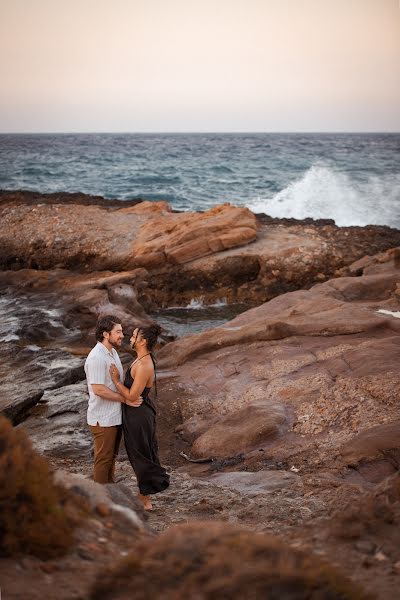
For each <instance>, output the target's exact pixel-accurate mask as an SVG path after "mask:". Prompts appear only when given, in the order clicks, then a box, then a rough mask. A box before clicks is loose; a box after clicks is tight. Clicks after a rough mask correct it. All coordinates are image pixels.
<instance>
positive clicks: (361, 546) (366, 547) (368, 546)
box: [354, 540, 376, 554]
mask: <svg viewBox="0 0 400 600" xmlns="http://www.w3.org/2000/svg"><path fill="white" fill-rule="evenodd" d="M354 547H355V548H356V550H358V551H359V552H362V553H363V554H373V553H374V552H375V549H376V545H375V544H374V543H373V542H369V541H368V540H358V541H357V542H356V543H355V544H354Z"/></svg>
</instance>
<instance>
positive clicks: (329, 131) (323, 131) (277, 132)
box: [0, 129, 400, 135]
mask: <svg viewBox="0 0 400 600" xmlns="http://www.w3.org/2000/svg"><path fill="white" fill-rule="evenodd" d="M375 133H377V134H378V133H381V134H382V133H383V134H400V130H399V131H392V130H390V131H388V130H369V131H367V130H360V131H354V130H353V131H352V130H343V129H340V130H325V129H324V130H321V131H318V130H315V131H311V130H307V131H297V130H293V131H289V130H283V131H262V130H257V131H256V130H252V131H245V130H240V131H239V130H238V131H226V130H222V131H217V130H215V131H212V130H209V131H208V130H207V131H194V130H185V131H172V130H171V131H0V135H188V134H190V135H210V134H225V135H249V134H268V135H287V134H290V135H316V134H318V135H323V134H375Z"/></svg>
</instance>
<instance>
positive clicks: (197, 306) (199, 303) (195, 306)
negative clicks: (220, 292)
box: [185, 296, 228, 310]
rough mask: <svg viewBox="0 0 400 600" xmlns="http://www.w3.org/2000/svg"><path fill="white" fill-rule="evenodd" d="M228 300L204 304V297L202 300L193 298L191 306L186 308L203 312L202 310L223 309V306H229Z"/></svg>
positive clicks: (223, 299) (188, 305)
mask: <svg viewBox="0 0 400 600" xmlns="http://www.w3.org/2000/svg"><path fill="white" fill-rule="evenodd" d="M227 304H228V303H227V301H226V298H221V299H220V300H217V301H216V302H214V304H204V300H203V297H202V296H201V297H200V298H192V299H191V301H190V302H189V304H187V305H186V306H185V308H187V309H190V310H201V309H202V308H222V307H223V306H227Z"/></svg>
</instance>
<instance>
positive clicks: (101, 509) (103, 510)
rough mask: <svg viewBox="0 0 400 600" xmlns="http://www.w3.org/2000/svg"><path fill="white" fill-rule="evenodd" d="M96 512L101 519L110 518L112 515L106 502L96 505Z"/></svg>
mask: <svg viewBox="0 0 400 600" xmlns="http://www.w3.org/2000/svg"><path fill="white" fill-rule="evenodd" d="M96 512H97V514H98V515H100V517H108V516H109V515H110V514H111V509H110V507H109V506H108V504H106V503H105V502H99V503H98V504H96Z"/></svg>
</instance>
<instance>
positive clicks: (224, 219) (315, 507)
mask: <svg viewBox="0 0 400 600" xmlns="http://www.w3.org/2000/svg"><path fill="white" fill-rule="evenodd" d="M0 216H1V220H2V224H3V227H2V231H1V232H0V248H1V255H0V256H1V259H0V263H1V264H0V268H1V269H2V270H1V271H0V301H1V302H2V304H1V308H2V319H3V320H2V321H1V322H0V336H1V337H2V345H1V346H0V352H1V358H2V366H1V369H0V371H1V372H0V374H1V376H2V382H1V384H0V391H1V396H0V397H1V401H0V411H2V412H3V413H4V414H5V415H6V416H8V417H9V418H11V419H12V420H13V421H14V422H15V423H16V424H18V423H20V425H19V426H18V427H22V428H24V429H25V430H26V431H28V433H29V435H30V437H31V439H32V440H33V442H34V444H35V446H36V447H37V448H38V450H39V451H40V452H41V453H43V454H44V455H45V456H46V457H48V459H49V460H50V461H51V462H52V464H53V465H54V467H55V468H57V469H59V468H60V467H62V468H63V469H67V470H68V471H69V472H72V473H74V472H75V473H80V474H84V475H85V476H89V475H90V463H91V458H90V452H91V444H90V438H89V436H88V433H87V430H86V427H85V406H86V402H87V400H86V391H85V384H84V382H83V370H82V364H83V357H84V356H85V354H86V353H87V352H88V350H89V348H90V346H91V345H92V343H93V338H92V337H91V336H92V330H93V324H94V321H95V319H96V316H97V314H99V313H102V312H103V313H104V312H111V313H116V314H118V315H121V319H122V321H123V324H124V327H125V329H126V330H127V331H129V328H131V327H133V326H135V325H137V324H142V323H148V322H150V321H151V320H152V317H151V316H150V315H151V313H152V311H153V310H154V308H155V307H157V306H158V307H169V306H185V305H187V304H188V303H189V302H190V301H191V300H193V299H200V298H201V299H202V301H203V302H204V303H205V304H211V303H213V302H215V301H217V300H221V299H224V300H225V301H226V302H228V304H229V303H233V302H247V303H248V304H250V305H251V306H253V308H251V309H250V310H248V311H246V312H244V313H242V314H241V315H239V316H237V317H236V318H235V319H233V320H231V321H229V322H228V323H225V324H224V325H222V326H219V327H216V328H214V329H211V330H207V331H205V332H203V333H200V334H196V335H192V336H185V337H183V338H179V339H175V341H174V332H173V331H165V332H164V335H163V338H164V339H163V346H162V347H161V348H160V349H159V350H158V362H159V367H160V375H159V377H160V384H159V387H160V394H159V396H160V397H159V401H158V402H159V437H160V445H161V449H162V456H163V459H164V461H165V462H166V464H168V466H169V468H170V470H171V472H172V480H173V486H172V487H171V489H170V490H169V491H168V492H167V493H166V494H164V495H160V497H159V498H158V499H157V505H158V510H157V511H156V512H155V513H154V514H152V515H151V516H150V518H149V521H148V524H149V525H150V527H151V528H152V530H153V532H155V533H160V532H162V531H165V530H167V529H168V528H170V527H171V526H173V525H174V524H176V523H182V522H192V521H198V520H201V519H204V518H206V519H211V520H222V521H225V522H230V523H240V524H243V525H245V526H246V527H248V528H250V529H251V530H253V531H257V532H272V533H273V534H276V535H278V536H279V537H280V538H281V539H283V540H284V541H285V542H286V543H287V544H289V545H291V546H292V547H297V548H302V549H303V550H305V551H306V552H309V553H316V555H320V556H321V555H323V556H324V557H325V558H326V559H327V560H328V562H330V563H334V564H335V565H336V567H338V568H339V569H340V570H342V571H343V572H344V573H346V574H347V575H348V576H349V577H350V578H352V579H353V580H354V581H355V582H357V583H360V584H361V585H362V586H363V587H364V589H366V590H367V591H368V592H370V593H371V594H372V597H377V598H380V599H382V600H384V599H385V600H386V599H387V598H391V597H395V596H394V595H391V594H395V593H396V591H395V590H396V589H397V588H396V581H397V580H398V575H399V573H400V554H399V550H398V548H399V547H400V539H399V538H398V535H399V534H398V525H399V523H400V483H399V482H400V477H399V466H400V420H399V401H400V396H399V390H400V386H399V383H400V377H399V375H398V363H399V358H400V342H399V339H400V338H399V331H400V320H399V319H398V318H397V317H396V313H397V312H398V311H399V310H400V309H399V305H400V278H399V274H400V248H399V247H400V231H398V230H394V229H391V228H389V227H381V226H368V227H348V228H339V227H336V226H335V225H334V223H333V222H329V221H320V222H313V221H312V220H306V221H304V222H300V221H294V220H291V219H290V220H278V219H270V218H269V217H267V216H262V215H254V214H252V213H251V212H250V211H249V210H248V209H244V208H236V207H233V206H230V205H223V206H220V207H216V208H214V209H212V210H209V211H206V212H204V213H174V212H172V211H171V209H170V207H169V206H168V204H167V203H165V202H156V203H151V202H146V201H142V202H140V201H132V202H125V201H124V202H121V201H118V200H105V199H102V198H97V197H91V196H85V195H83V194H54V195H41V194H37V193H31V192H4V191H3V192H0ZM379 311H386V312H379ZM129 358H130V357H129V354H128V353H127V354H125V356H124V359H125V360H126V361H127V360H129ZM182 451H183V452H184V453H185V454H186V455H187V456H189V457H191V458H193V459H202V460H203V461H204V460H206V461H207V462H199V463H190V462H187V460H185V459H184V458H182V456H181V455H180V453H181V452H182ZM119 474H120V480H121V485H122V484H124V485H128V486H131V485H132V479H131V478H132V472H131V470H130V466H129V464H128V463H127V461H126V457H125V455H124V453H123V452H122V453H121V456H120V460H119ZM383 505H384V506H385V507H386V509H385V510H383V509H382V508H381V507H382V506H383ZM385 511H386V512H385ZM89 554H90V551H89ZM91 556H92V559H91V560H93V561H94V562H96V561H100V562H101V560H103V559H104V556H103V555H102V552H101V544H100V549H97V550H92V553H91ZM76 560H77V561H78V560H79V557H77V559H76ZM0 563H1V561H0ZM7 564H8V563H7ZM32 564H33V563H32ZM96 564H97V562H96ZM31 567H32V569H33V570H31ZM4 568H5V565H3V570H2V567H1V565H0V573H2V572H4ZM34 569H36V567H33V566H32V565H29V568H27V569H26V573H25V575H26V580H25V583H26V582H27V581H28V580H29V577H33V572H34ZM67 570H68V569H67V568H66V571H65V572H67ZM57 573H58V574H57ZM64 576H65V574H64ZM51 577H53V580H54V582H56V581H57V577H61V574H60V572H59V571H54V573H53V574H52V575H51ZM22 585H23V578H22V580H21V586H22ZM40 585H42V584H40ZM43 585H44V583H43ZM39 587H40V586H39ZM11 588H12V586H11V587H10V590H11ZM21 589H22V588H20V589H19V591H21ZM41 589H42V590H43V589H44V588H41ZM14 592H15V596H14V597H18V594H17V592H18V589H17V588H16V589H15V590H14ZM68 593H69V594H71V590H69V591H68ZM85 593H86V592H85ZM7 597H13V596H12V594H11V593H10V594H8V596H7ZM25 597H28V596H25ZM29 597H32V598H33V597H36V596H34V595H32V596H29ZM38 597H39V596H38ZM60 597H61V596H60ZM62 597H65V598H67V597H72V596H71V595H70V596H68V595H65V596H62ZM81 597H87V596H86V595H85V594H82V596H81Z"/></svg>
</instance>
